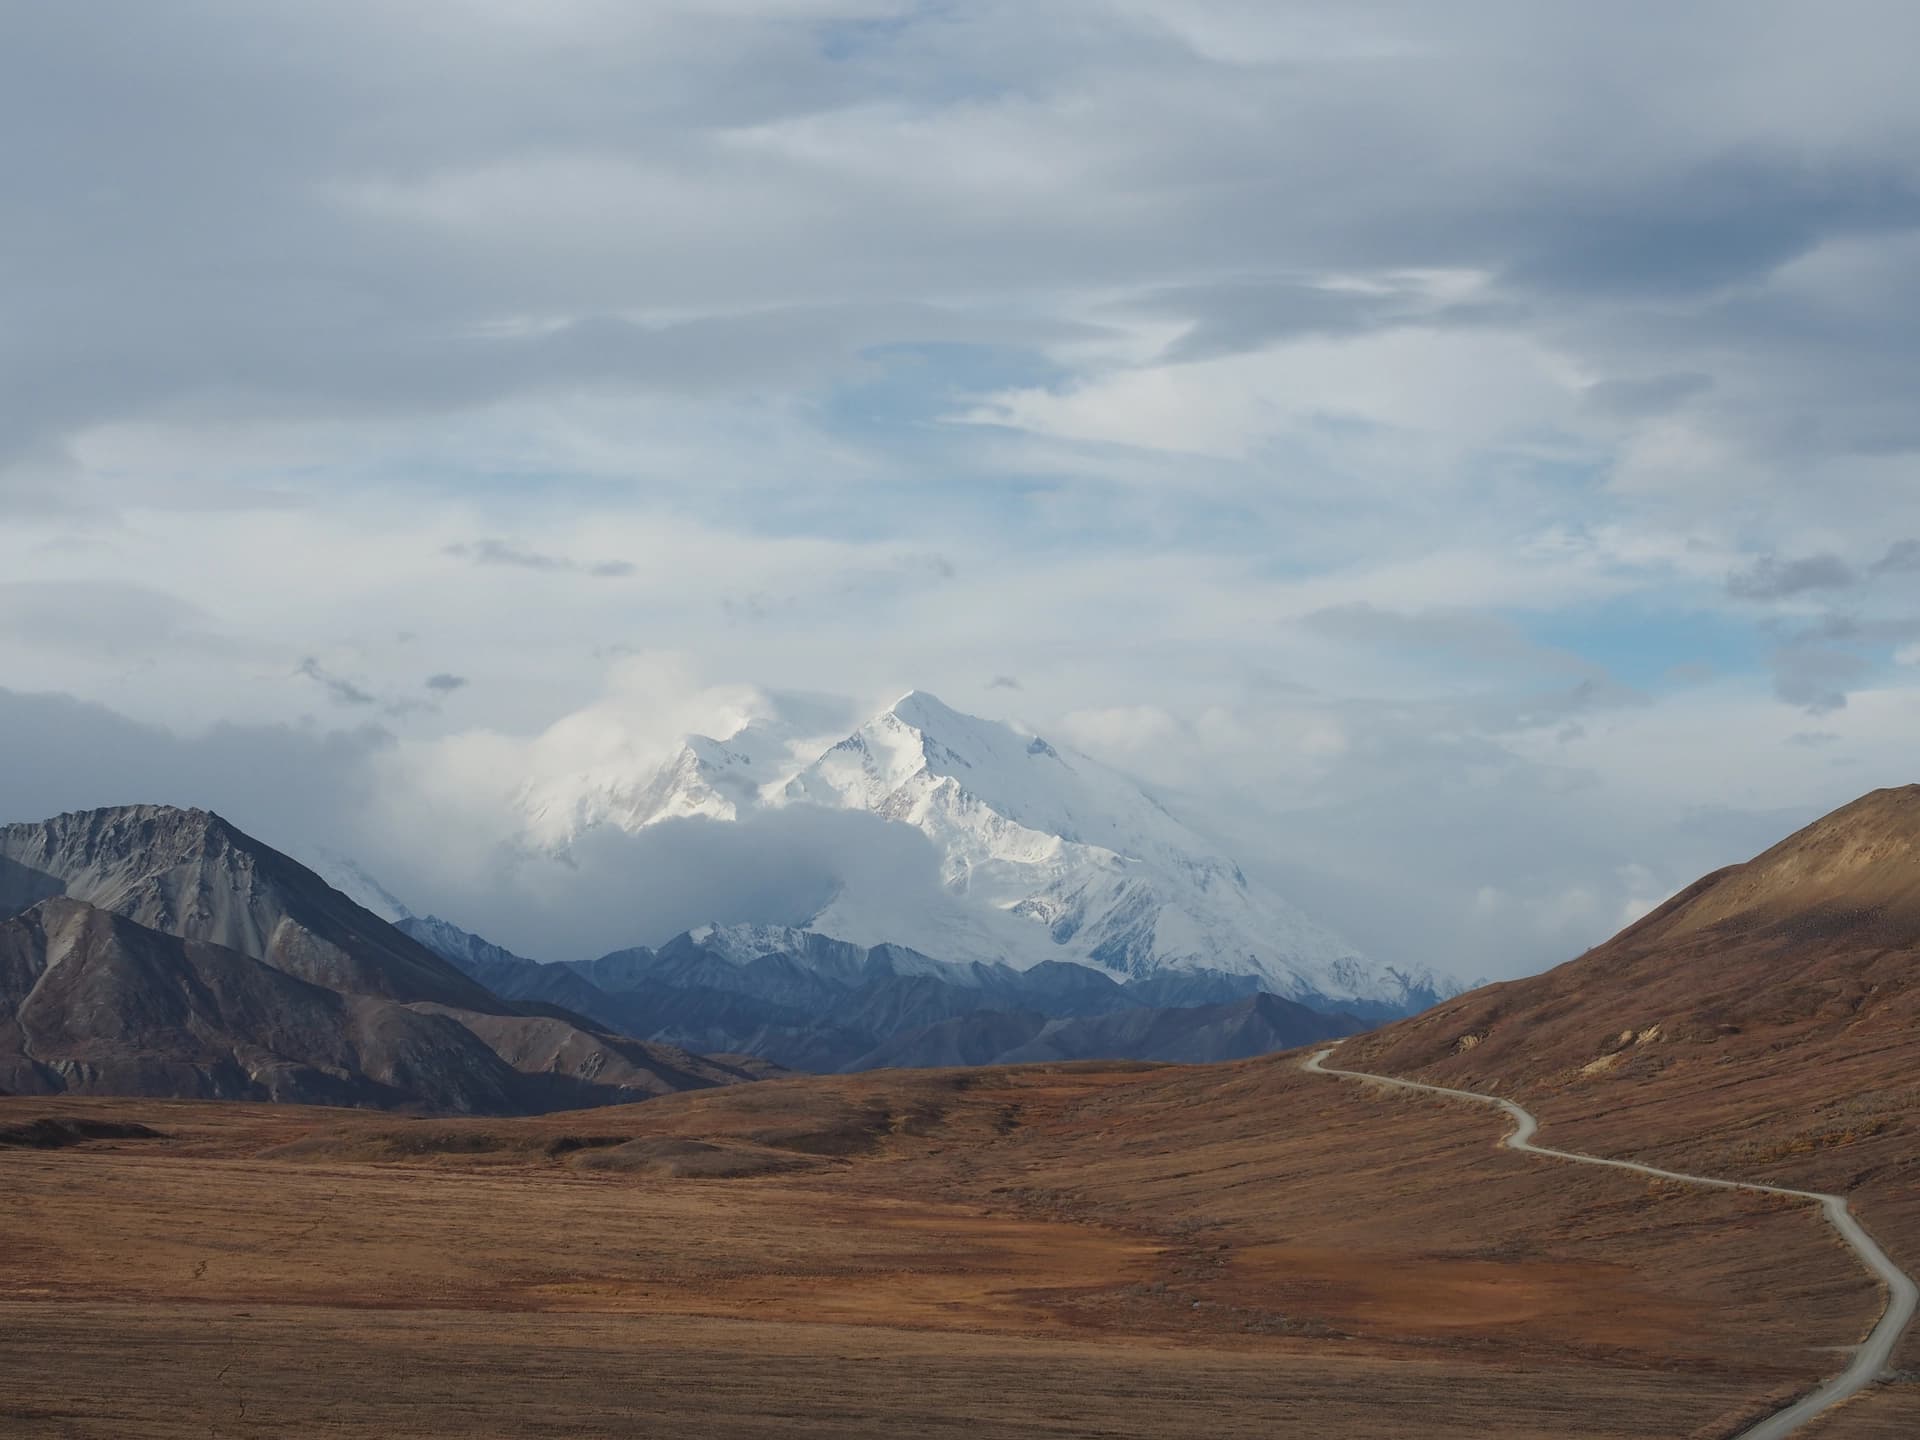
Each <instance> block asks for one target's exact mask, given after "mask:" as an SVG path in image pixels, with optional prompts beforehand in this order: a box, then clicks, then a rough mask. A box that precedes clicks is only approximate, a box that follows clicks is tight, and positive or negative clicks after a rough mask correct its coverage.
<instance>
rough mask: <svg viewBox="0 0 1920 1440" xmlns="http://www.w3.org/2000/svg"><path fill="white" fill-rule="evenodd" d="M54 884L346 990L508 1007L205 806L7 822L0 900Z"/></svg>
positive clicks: (9, 906)
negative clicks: (201, 807) (28, 822)
mask: <svg viewBox="0 0 1920 1440" xmlns="http://www.w3.org/2000/svg"><path fill="white" fill-rule="evenodd" d="M53 895H66V896H70V897H71V898H73V899H75V900H83V901H85V902H86V903H87V904H89V905H94V906H98V907H99V908H100V909H102V910H111V911H113V912H114V913H115V914H117V915H124V916H126V917H127V918H128V919H129V920H134V921H137V922H138V923H140V924H142V925H144V926H146V927H147V928H148V929H149V930H158V931H160V932H161V933H162V934H165V935H177V936H179V937H180V938H181V939H183V940H205V941H210V942H211V943H213V944H215V945H221V946H225V947H226V948H227V949H229V950H237V951H238V952H239V953H240V954H242V955H249V956H252V957H253V958H254V959H256V960H259V961H262V962H264V963H265V964H268V965H271V966H273V968H274V969H276V970H283V971H285V972H286V973H287V974H289V975H295V976H298V977H299V978H301V979H303V980H310V981H312V982H313V983H314V984H316V985H324V986H325V987H327V988H328V989H330V990H338V991H341V992H342V993H345V994H354V995H380V996H384V997H386V998H388V999H391V1000H424V1001H435V1002H438V1003H440V1004H443V1005H456V1006H460V1007H462V1008H464V1009H468V1010H478V1011H482V1012H486V1011H497V1010H500V1009H502V1008H503V1007H502V1004H501V1002H500V1001H499V999H498V998H497V997H496V996H494V995H493V994H492V993H491V992H489V991H488V990H486V989H485V988H484V987H483V986H481V985H479V984H478V983H476V982H475V981H472V980H469V979H468V978H467V977H466V976H465V975H463V974H461V972H460V971H459V970H457V969H455V968H454V967H453V966H452V965H449V964H448V963H447V962H446V961H444V960H442V959H441V958H440V957H439V956H437V955H435V954H434V953H433V952H432V951H430V950H428V949H426V948H425V947H424V946H422V945H420V944H418V943H416V942H415V941H413V940H411V939H409V938H408V937H406V936H404V935H402V934H401V933H400V932H399V931H397V930H395V929H394V928H393V927H392V926H390V925H388V924H387V923H386V922H385V921H383V920H381V919H380V918H379V917H378V916H376V915H374V914H372V913H371V912H370V911H367V910H364V909H362V908H361V907H360V906H358V905H356V904H355V903H354V902H353V901H351V900H349V899H348V898H347V897H346V896H344V895H342V894H341V893H340V892H339V891H337V890H334V889H332V888H331V887H330V886H328V885H327V884H326V883H325V882H324V881H323V880H321V879H320V877H319V876H317V875H315V874H314V873H313V872H312V871H310V870H308V869H306V868H305V867H304V866H302V865H300V864H298V863H297V862H295V861H293V860H291V859H289V858H288V857H287V856H285V855H282V854H281V853H280V852H279V851H277V850H275V849H273V848H272V847H270V846H267V845H263V844H261V843H260V842H259V841H258V840H255V839H253V838H251V837H250V836H248V835H245V834H243V833H242V832H241V831H239V830H237V829H235V828H234V827H233V826H231V825H229V824H228V823H227V822H226V821H225V820H222V819H221V818H220V817H219V816H218V815H214V814H212V813H210V812H208V811H205V810H178V809H175V808H173V807H171V806H166V805H130V806H123V807H120V808H116V809H111V810H89V811H82V812H78V813H73V814H67V815H57V816H55V817H54V818H53V819H51V820H44V821H40V822H38V823H36V824H30V825H9V826H6V827H5V828H4V829H0V912H4V913H11V912H15V911H18V910H21V909H24V908H25V907H26V906H28V905H31V904H34V903H35V902H37V901H39V900H43V899H46V898H48V897H49V896H53Z"/></svg>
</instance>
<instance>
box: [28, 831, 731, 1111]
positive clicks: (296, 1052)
mask: <svg viewBox="0 0 1920 1440" xmlns="http://www.w3.org/2000/svg"><path fill="white" fill-rule="evenodd" d="M0 917H4V918H0V1088H4V1089H6V1090H9V1091H13V1092H15V1093H20V1094H51V1093H60V1092H65V1091H79V1092H92V1093H107V1094H122V1093H125V1094H142V1095H182V1096H213V1097H222V1098H254V1099H268V1100H292V1101H304V1102H313V1103H322V1102H324V1103H333V1104H356V1105H384V1106H406V1107H412V1108H421V1109H431V1110H447V1111H462V1112H483V1113H510V1112H523V1111H535V1110H547V1109H558V1108H572V1107H577V1106H581V1105H593V1104H607V1103H615V1102H619V1101H625V1100H634V1099H643V1098H646V1097H647V1096H649V1095H656V1094H663V1093H667V1092H669V1091H674V1090H683V1089H689V1088H699V1087H705V1086H711V1085H724V1084H734V1083H739V1082H741V1081H744V1080H747V1079H751V1078H755V1076H756V1074H757V1073H760V1072H759V1071H757V1070H756V1071H749V1070H746V1069H743V1068H741V1067H739V1066H734V1065H728V1064H725V1063H723V1062H716V1061H712V1060H708V1059H705V1058H702V1057H699V1056H694V1055H689V1054H686V1053H685V1052H682V1051H680V1050H677V1049H674V1048H672V1047H666V1046H658V1045H649V1044H646V1043H643V1042H640V1041H635V1040H631V1039H628V1038H626V1037H624V1036H622V1035H620V1034H618V1033H614V1032H612V1031H610V1030H608V1029H607V1028H605V1027H604V1026H603V1024H602V1023H601V1022H598V1021H595V1020H589V1019H587V1018H586V1017H584V1016H582V1015H579V1014H575V1013H571V1012H569V1011H568V1010H566V1009H564V1008H561V1007H559V1006H556V1005H555V1004H553V1003H550V1002H543V1001H539V1000H526V1001H516V1000H508V999H505V998H503V997H501V996H499V995H497V994H495V993H494V992H493V991H491V990H489V989H487V988H486V987H485V986H484V985H483V984H481V983H479V982H477V981H475V980H473V979H472V978H470V977H469V976H468V975H466V974H465V973H464V972H462V971H461V970H460V969H459V968H458V967H456V966H454V965H452V964H450V963H448V962H447V961H446V960H444V959H442V958H441V957H440V956H439V955H437V954H435V953H434V952H433V951H432V950H430V949H428V948H427V947H425V946H423V945H421V944H420V943H418V942H417V941H415V940H413V939H411V938H410V937H408V936H406V935H404V934H402V933H400V932H399V931H398V930H396V929H394V928H393V927H392V926H391V925H389V924H387V923H386V922H385V921H383V920H381V919H380V918H379V917H378V916H376V915H373V914H372V913H370V912H369V911H367V910H365V909H363V908H361V907H360V906H359V905H357V904H355V903H354V902H353V901H352V900H350V899H348V898H347V897H346V896H345V895H343V894H340V893H339V892H338V891H335V890H333V889H332V888H331V887H329V886H328V885H326V884H325V883H324V882H323V881H321V880H320V878H319V877H318V876H316V875H314V874H313V873H312V872H311V871H308V870H306V869H305V868H304V867H302V866H300V865H299V864H297V863H296V862H294V861H292V860H290V859H289V858H288V857H286V856H285V855H282V854H280V853H279V852H278V851H276V850H273V849H272V848H270V847H268V846H266V845H262V844H261V843H260V842H258V841H256V840H254V839H252V838H251V837H250V836H247V835H245V834H244V833H242V832H241V831H239V830H237V829H235V828H234V827H233V826H231V825H229V824H227V822H225V821H224V820H222V819H220V817H218V816H216V815H211V814H208V813H207V812H205V811H199V810H177V809H172V808H169V807H164V806H134V807H127V808H123V809H114V810H100V811H90V812H85V813H81V814H69V815H61V816H57V817H55V818H54V819H52V820H47V821H43V822H39V823H37V824H31V825H11V826H7V827H5V828H4V829H0Z"/></svg>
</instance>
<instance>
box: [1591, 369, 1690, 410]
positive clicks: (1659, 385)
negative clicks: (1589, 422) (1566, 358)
mask: <svg viewBox="0 0 1920 1440" xmlns="http://www.w3.org/2000/svg"><path fill="white" fill-rule="evenodd" d="M1712 388H1713V377H1712V376H1711V375H1702V374H1699V373H1698V372H1693V371H1683V372H1680V373H1677V374H1668V375H1649V376H1647V377H1645V378H1644V379H1637V380H1625V379H1621V380H1599V381H1596V382H1594V383H1593V384H1591V385H1589V386H1588V387H1587V390H1586V400H1587V404H1588V405H1590V406H1591V407H1592V408H1593V409H1595V410H1597V411H1599V412H1600V413H1601V414H1603V415H1607V416H1611V417H1614V418H1616V419H1628V420H1635V419H1642V418H1645V417H1648V416H1654V415H1665V414H1667V413H1668V412H1669V411H1672V410H1675V409H1678V408H1679V407H1680V406H1681V405H1683V404H1685V403H1686V402H1687V401H1688V400H1690V399H1692V398H1693V397H1694V396H1696V395H1701V394H1704V393H1705V392H1707V391H1708V390H1710V389H1712Z"/></svg>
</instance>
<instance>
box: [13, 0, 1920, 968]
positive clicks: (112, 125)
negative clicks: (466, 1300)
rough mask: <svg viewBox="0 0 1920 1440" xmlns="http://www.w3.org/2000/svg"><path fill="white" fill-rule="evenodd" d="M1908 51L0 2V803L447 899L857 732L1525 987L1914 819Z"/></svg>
mask: <svg viewBox="0 0 1920 1440" xmlns="http://www.w3.org/2000/svg"><path fill="white" fill-rule="evenodd" d="M1915 54H1920V8H1917V7H1915V6H1913V5H1912V4H1910V3H1898V0H1896V3H1884V4H1881V3H1849V0H1826V3H1821V4H1819V5H1815V4H1812V3H1803V4H1786V3H1773V0H1737V3H1735V0H1729V3H1711V0H1701V3H1694V4H1689V5H1684V6H1675V5H1671V4H1652V3H1648V4H1640V3H1633V0H1623V3H1616V4H1607V5H1597V4H1592V3H1587V0H1578V3H1566V4H1560V3H1548V0H1512V3H1466V0H1462V3H1453V4H1447V5H1435V4H1429V3H1408V4H1375V3H1349V4H1343V5H1339V6H1332V5H1325V4H1297V5H1296V4H1288V3H1283V0H1244V3H1241V0H1047V3H1042V4H1035V3H1030V0H1026V3H1012V0H1007V3H1000V0H944V3H919V4H915V3H906V0H638V3H636V0H619V3H615V0H605V3H602V0H538V3H536V0H440V3H423V4H411V5H394V4H390V3H360V0H333V3H329V4H327V5H292V4H287V5H282V4H272V3H269V4H262V3H259V0H232V3H202V0H175V3H170V4H167V5H164V6H161V5H153V4H149V3H145V0H126V3H117V4H116V3H111V0H94V3H89V4H86V5H30V4H17V5H8V6H5V7H3V8H0V136H4V137H5V138H4V139H0V186H4V189H3V190H0V194H4V195H5V197H6V199H5V202H4V203H5V210H4V217H5V223H4V225H0V687H4V691H5V693H4V694H0V743H3V744H5V745H6V753H7V755H8V757H9V760H8V765H7V767H6V774H5V778H4V779H0V806H4V809H5V811H6V814H5V817H4V818H8V819H16V818H37V817H38V816H39V815H41V814H44V813H48V812H49V811H51V810H56V809H60V808H68V807H71V806H78V805H91V804H99V803H109V802H114V801H124V800H132V799H141V798H154V799H166V800H174V801H181V802H189V803H191V802H198V803H206V804H217V805H218V806H220V807H221V808H223V809H224V810H226V811H228V812H229V813H230V814H232V815H233V817H234V818H235V819H237V820H239V821H240V822H241V823H243V824H246V825H249V826H251V827H252V828H254V829H256V830H258V831H259V832H260V833H262V834H263V835H264V836H265V838H268V839H271V840H276V841H278V842H279V843H282V844H287V845H295V844H306V843H315V842H317V841H325V842H326V843H330V844H344V845H348V846H351V847H354V848H355V849H357V850H361V851H364V852H366V853H368V854H370V855H372V856H374V860H373V861H372V862H370V863H385V864H388V865H393V864H396V863H398V862H396V861H395V860H394V859H393V856H394V855H395V854H396V853H400V852H404V851H406V850H408V849H410V848H411V849H419V848H421V847H436V848H442V849H444V851H445V853H446V854H447V855H448V856H449V857H453V858H449V860H448V862H447V863H448V865H449V866H453V865H455V864H456V861H457V859H458V857H462V856H464V855H465V854H466V853H467V850H468V849H469V848H470V845H471V839H470V837H471V836H472V835H475V834H481V833H485V832H486V830H487V828H488V826H489V824H490V823H492V819H491V818H490V816H489V814H488V812H487V805H486V804H484V803H482V802H481V801H480V800H477V799H476V798H475V796H476V794H478V793H480V792H483V791H484V792H486V793H487V794H492V793H493V791H492V790H489V789H488V786H493V787H494V789H497V788H498V787H499V782H500V781H501V779H502V777H503V776H505V775H507V774H509V773H510V772H513V771H514V770H515V769H516V767H521V766H525V765H528V764H532V763H535V761H538V762H539V763H543V764H552V763H556V762H555V761H554V756H553V752H554V751H555V750H560V751H566V750H567V749H568V747H569V746H572V747H575V749H576V750H577V751H578V755H577V756H575V757H574V758H577V759H578V760H579V761H580V762H581V763H587V762H590V761H592V760H593V759H594V757H595V756H596V755H598V754H600V753H602V752H603V751H605V750H606V748H607V747H608V746H609V745H611V746H612V749H613V751H615V752H617V751H618V750H619V744H618V741H617V739H616V740H613V741H610V740H609V739H608V734H609V730H610V728H611V729H612V730H614V731H618V730H619V729H620V728H621V727H627V728H629V729H631V730H632V732H633V733H634V734H635V735H636V736H652V735H656V734H664V733H667V732H669V731H671V730H672V729H673V728H674V727H676V726H680V725H683V724H692V723H697V722H698V720H699V717H700V716H701V715H702V714H704V713H705V712H706V711H707V710H710V709H712V708H713V707H714V706H715V704H719V703H725V701H726V698H727V697H728V696H729V695H732V694H734V693H735V692H734V691H733V690H732V689H731V688H728V687H737V686H742V685H760V686H767V687H777V688H783V689H791V690H802V691H807V692H812V693H814V694H816V695H818V696H823V697H839V699H823V700H822V701H821V703H822V704H823V705H824V706H827V707H828V708H832V707H833V706H834V705H836V704H840V703H841V702H842V701H843V702H844V707H845V709H846V712H847V713H848V714H850V715H852V714H857V713H859V712H860V711H862V710H864V709H869V708H875V707H877V706H879V705H880V704H883V703H885V702H886V701H887V700H889V699H891V698H892V697H893V696H894V695H895V694H897V693H898V692H900V691H904V690H906V689H907V688H910V687H921V688H925V689H928V690H931V691H934V692H935V693H937V694H939V695H941V696H942V697H943V698H944V699H946V700H947V701H948V702H950V703H952V704H954V705H956V706H959V707H961V708H965V709H971V710H974V711H976V712H978V713H982V714H987V715H992V716H999V717H1007V718H1016V719H1019V720H1022V721H1024V722H1025V723H1028V724H1030V725H1032V726H1033V727H1035V728H1036V729H1038V730H1039V731H1040V732H1041V733H1043V734H1047V735H1050V736H1054V737H1057V738H1059V739H1061V740H1064V741H1065V742H1067V743H1069V744H1073V745H1077V746H1079V747H1080V748H1082V749H1085V750H1088V751H1090V752H1092V753H1094V754H1096V755H1098V756H1100V757H1101V758H1103V759H1106V760H1108V761H1110V762H1112V763H1114V764H1116V765H1119V766H1121V767H1122V768H1125V769H1129V770H1131V771H1133V772H1135V773H1137V774H1139V775H1140V776H1141V777H1143V778H1144V779H1145V780H1146V781H1148V782H1149V783H1150V784H1152V785H1153V786H1154V787H1156V789H1157V791H1158V793H1160V794H1161V795H1162V796H1163V797H1164V798H1165V799H1167V801H1168V802H1169V803H1170V804H1171V805H1173V806H1174V807H1175V808H1176V809H1178V810H1179V811H1180V812H1181V813H1182V814H1183V815H1184V816H1185V817H1186V818H1188V819H1189V820H1190V821H1191V822H1192V823H1194V824H1195V826H1196V827H1197V828H1200V829H1202V830H1209V831H1212V832H1213V833H1215V834H1217V835H1219V836H1220V837H1222V839H1223V840H1225V841H1226V842H1227V843H1228V845H1229V846H1230V848H1231V849H1232V850H1233V851H1234V853H1236V854H1237V855H1238V856H1239V857H1240V858H1241V859H1242V861H1243V862H1244V864H1245V865H1246V867H1247V868H1248V869H1249V870H1250V871H1252V872H1254V873H1257V874H1261V875H1264V876H1266V877H1268V878H1270V879H1272V880H1274V881H1276V882H1277V883H1279V884H1280V885H1281V886H1282V888H1283V889H1284V890H1285V891H1286V892H1287V893H1288V894H1289V895H1291V896H1292V897H1293V898H1294V899H1295V900H1296V901H1298V902H1299V903H1300V904H1301V905H1302V906H1303V907H1305V908H1307V909H1308V910H1309V911H1311V912H1313V913H1315V914H1317V915H1319V916H1321V917H1322V918H1324V919H1326V920H1327V921H1328V922H1329V923H1331V924H1333V925H1334V926H1336V927H1337V928H1341V929H1344V930H1345V931H1346V932H1347V933H1348V934H1350V935H1351V936H1352V937H1353V938H1354V939H1355V940H1356V941H1358V942H1359V943H1360V944H1361V945H1362V946H1363V947H1364V948H1366V949H1368V950H1369V951H1370V952H1372V953H1374V954H1376V955H1378V956H1379V957H1380V958H1382V959H1388V960H1419V961H1423V962H1429V963H1434V964H1437V965H1440V966H1442V967H1445V968H1451V969H1453V970H1455V971H1457V972H1459V973H1461V974H1463V975H1467V976H1472V975H1478V974H1495V975H1499V974H1511V973H1519V972H1522V971H1525V970H1530V969H1537V968H1540V967H1542V966H1544V965H1546V964H1549V963H1552V962H1554V961H1557V960H1560V959H1564V958H1566V957H1567V956H1569V955H1571V954H1573V953H1576V952H1577V951H1578V950H1579V949H1581V948H1583V947H1584V946H1586V945H1588V944H1591V943H1593V942H1595V941H1597V940H1599V939H1601V938H1604V936H1606V935H1607V934H1609V933H1611V931H1612V930H1614V929H1615V928H1617V927H1618V926H1619V925H1620V924H1621V923H1622V922H1623V921H1625V920H1627V919H1630V918H1632V917H1633V916H1635V915H1637V914H1638V913H1640V912H1641V911H1643V910H1644V909H1645V908H1646V907H1647V906H1649V905H1650V904H1652V903H1654V902H1656V901H1658V900H1659V899H1661V898H1663V897H1664V896H1665V895H1666V894H1668V893H1670V892H1671V891H1673V890H1674V889H1676V888H1678V887H1679V886H1680V885H1682V884H1684V883H1686V882H1687V881H1689V880H1691V879H1693V878H1694V877H1695V876H1696V875H1698V874H1699V873H1701V872H1702V871H1704V870H1706V869H1709V868H1712V867H1714V866H1716V865H1719V864H1722V863H1726V862H1729V861H1733V860H1737V859H1741V858H1744V857H1745V856H1747V855H1749V854H1751V853H1753V852H1754V851H1756V850H1757V849H1759V848H1762V847H1763V846H1764V845H1766V844H1769V843H1771V842H1772V841H1773V840H1774V839H1777V838H1779V836H1781V835H1783V834H1784V833H1786V831H1787V830H1789V829H1791V828H1793V827H1794V826H1795V825H1797V824H1799V823H1801V822H1803V821H1805V820H1807V819H1810V818H1812V817H1813V816H1814V815H1816V814H1818V813H1820V812H1822V811H1824V810H1826V809H1829V808H1831V807H1832V806H1834V805H1836V804H1838V803H1841V802H1843V801H1845V800H1847V799H1850V798H1852V797H1853V796H1854V795H1856V794H1858V793H1860V792H1862V791H1865V790H1867V789H1871V788H1873V787H1875V786H1880V785H1888V784H1898V783H1905V782H1908V781H1912V780H1915V779H1920V764H1916V748H1917V747H1916V740H1917V739H1920V403H1917V397H1916V395H1915V377H1916V375H1920V90H1916V87H1915V86H1914V84H1913V79H1912V60H1913V56H1914V55H1915ZM716 687H720V688H718V689H716ZM716 697H718V698H717V699H716ZM568 717H574V719H573V720H572V721H569V720H568ZM556 726H557V727H558V728H557V729H555V728H554V727H556ZM543 736H544V737H545V738H544V739H537V738H536V737H543ZM636 743H638V742H636ZM596 747H598V748H596ZM569 753H571V752H569ZM541 757H544V758H541ZM764 859H765V856H764V855H761V856H760V860H762V861H764ZM756 863H759V862H758V861H757V862H756ZM476 883H478V882H477V881H476ZM453 918H455V919H458V918H460V917H459V916H455V917H453ZM635 938H649V937H645V936H639V937H635Z"/></svg>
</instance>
